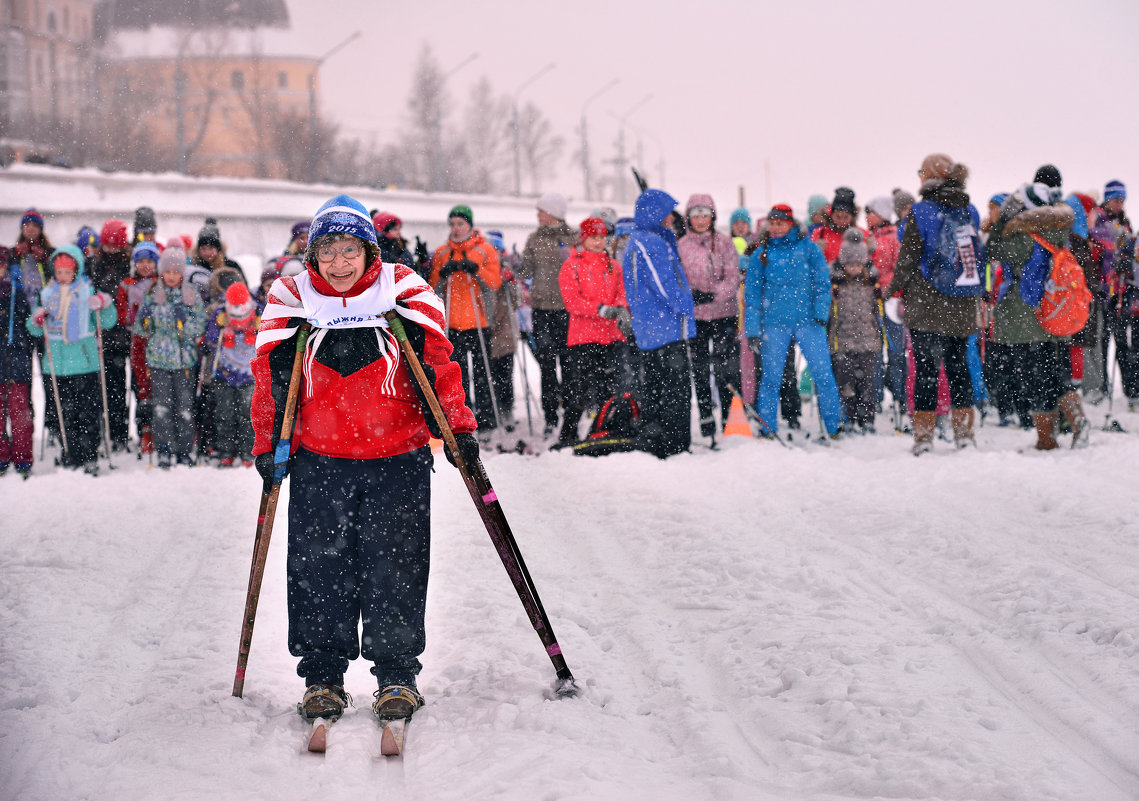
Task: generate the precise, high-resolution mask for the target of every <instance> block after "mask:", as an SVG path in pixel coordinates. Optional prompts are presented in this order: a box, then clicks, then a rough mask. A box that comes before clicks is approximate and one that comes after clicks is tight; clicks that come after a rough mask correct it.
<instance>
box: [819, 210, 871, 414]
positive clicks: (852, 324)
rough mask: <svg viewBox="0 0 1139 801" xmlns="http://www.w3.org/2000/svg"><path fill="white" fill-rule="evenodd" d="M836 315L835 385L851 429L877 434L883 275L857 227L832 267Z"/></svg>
mask: <svg viewBox="0 0 1139 801" xmlns="http://www.w3.org/2000/svg"><path fill="white" fill-rule="evenodd" d="M831 283H832V285H833V288H834V313H833V314H832V315H831V337H830V339H831V350H832V352H833V361H834V374H835V381H836V382H837V383H838V393H839V396H840V397H841V398H842V404H843V410H844V412H845V414H846V420H847V425H848V426H849V427H851V428H853V427H855V426H857V427H858V428H859V429H861V430H862V433H864V434H872V433H874V409H875V406H876V402H875V395H874V368H875V366H876V364H877V362H878V360H879V359H880V358H881V353H882V334H881V330H882V329H881V325H882V321H881V313H880V310H879V305H878V299H879V291H878V288H877V283H878V271H877V270H876V269H875V268H874V266H873V263H872V262H871V261H870V256H869V253H868V251H867V247H866V240H865V236H864V235H863V233H862V231H860V230H859V229H857V228H854V227H851V228H847V229H846V231H845V232H844V233H843V237H842V245H841V247H840V248H839V256H838V259H837V260H836V261H835V262H834V263H832V264H831Z"/></svg>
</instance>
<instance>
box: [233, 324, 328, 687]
mask: <svg viewBox="0 0 1139 801" xmlns="http://www.w3.org/2000/svg"><path fill="white" fill-rule="evenodd" d="M310 329H311V326H310V325H309V323H308V322H307V321H305V322H303V323H301V325H300V329H299V330H298V331H297V352H296V355H295V356H294V357H293V372H292V374H291V375H290V376H289V394H288V397H287V399H286V400H285V417H284V420H282V421H281V438H280V439H279V440H278V442H277V450H276V451H274V453H273V464H274V471H273V482H272V487H271V488H270V489H269V490H268V491H265V490H262V492H261V507H260V508H259V509H258V511H257V534H256V536H255V537H254V540H253V563H252V564H251V565H250V567H249V587H248V589H247V590H246V593H245V616H244V617H243V618H242V621H241V642H240V643H239V644H238V649H237V672H236V673H235V674H234V678H233V695H234V696H235V697H237V698H240V697H241V693H242V692H243V690H244V688H245V668H246V666H247V665H248V664H249V646H250V643H251V642H252V641H253V623H254V620H255V619H256V617H257V600H258V598H259V596H260V595H261V581H262V579H263V578H264V577H265V559H266V557H267V556H268V554H269V539H270V537H271V536H272V534H273V518H274V517H276V514H277V497H278V495H280V493H281V482H282V481H284V480H285V469H286V467H287V466H288V464H289V451H290V449H291V447H292V438H293V422H294V420H295V417H296V410H297V396H298V395H299V394H300V387H301V367H302V365H303V364H304V355H305V344H306V343H307V342H308V335H309V331H310Z"/></svg>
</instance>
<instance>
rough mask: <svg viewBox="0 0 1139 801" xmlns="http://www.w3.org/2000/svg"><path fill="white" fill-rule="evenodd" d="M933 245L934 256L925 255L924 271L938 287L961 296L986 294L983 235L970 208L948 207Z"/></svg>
mask: <svg viewBox="0 0 1139 801" xmlns="http://www.w3.org/2000/svg"><path fill="white" fill-rule="evenodd" d="M932 244H933V246H934V247H933V254H932V256H929V257H927V258H922V261H921V274H922V275H923V276H925V278H926V280H927V281H929V282H930V284H932V285H933V288H934V289H936V290H937V291H938V292H940V293H941V294H943V295H950V296H952V297H957V298H967V297H975V296H978V295H981V294H984V292H985V281H984V276H983V274H982V269H981V268H982V265H983V264H984V261H983V255H982V249H981V248H982V246H981V237H980V236H978V235H977V229H976V228H974V227H973V218H972V216H971V214H970V210H969V209H968V208H963V209H946V210H945V211H944V212H943V213H942V214H941V221H940V224H939V226H938V230H937V235H936V240H935V241H934V242H933V243H932ZM927 252H928V250H927Z"/></svg>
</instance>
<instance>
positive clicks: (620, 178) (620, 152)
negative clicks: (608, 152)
mask: <svg viewBox="0 0 1139 801" xmlns="http://www.w3.org/2000/svg"><path fill="white" fill-rule="evenodd" d="M652 99H653V96H652V93H649V94H647V95H645V96H644V97H642V98H641V99H640V100H638V101H637V102H636V103H634V104H633V105H632V106H630V107H629V108H628V109H627V110H626V111H625V113H624V114H622V115H620V116H617V115H616V114H613V112H609V113H610V114H613V116H614V117H616V118H617V122H618V124H619V125H620V128H619V129H618V132H617V158H616V159H615V160H614V164H615V165H616V167H617V201H618V202H619V203H622V204H624V203H625V185H626V183H627V182H628V176H627V175H625V166H626V165H627V164H628V163H629V161H628V159H626V158H625V120H627V119H629V117H630V116H632V114H633V112H634V111H636V110H637V109H639V108H640V107H641V106H643V105H644V104H645V103H648V102H649V101H650V100H652Z"/></svg>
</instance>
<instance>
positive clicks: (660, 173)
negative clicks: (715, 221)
mask: <svg viewBox="0 0 1139 801" xmlns="http://www.w3.org/2000/svg"><path fill="white" fill-rule="evenodd" d="M629 128H630V129H631V130H633V131H634V132H635V133H636V134H637V136H638V137H642V136H647V137H648V138H649V139H651V140H652V141H653V143H654V144H655V145H656V147H657V155H658V156H659V157H660V160H659V161H658V162H657V179H656V181H654V183H655V185H656V186H659V187H661V188H664V186H665V184H666V183H667V181H666V180H665V177H664V168H665V161H664V145H662V144H661V141H660V138H659V137H657V136H656V135H654V134H651V133H649V132H648V131H646V130H644V129H643V128H638V127H637V126H635V125H630V126H629ZM642 158H643V148H642V146H641V142H640V141H638V142H637V160H638V161H640V160H641V159H642ZM740 205H741V206H742V205H743V204H742V203H741V204H740Z"/></svg>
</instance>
